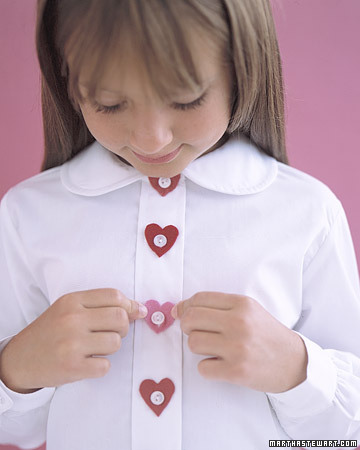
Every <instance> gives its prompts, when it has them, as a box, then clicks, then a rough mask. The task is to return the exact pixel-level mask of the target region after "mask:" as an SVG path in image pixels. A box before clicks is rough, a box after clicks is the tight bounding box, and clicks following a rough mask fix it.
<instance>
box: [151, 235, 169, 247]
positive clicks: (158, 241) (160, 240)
mask: <svg viewBox="0 0 360 450" xmlns="http://www.w3.org/2000/svg"><path fill="white" fill-rule="evenodd" d="M166 243H167V239H166V237H165V236H164V235H163V234H158V235H157V236H155V237H154V244H155V245H156V247H164V246H165V245H166Z"/></svg>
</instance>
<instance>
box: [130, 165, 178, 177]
mask: <svg viewBox="0 0 360 450" xmlns="http://www.w3.org/2000/svg"><path fill="white" fill-rule="evenodd" d="M135 168H136V169H137V170H138V171H139V172H141V173H142V174H144V175H146V176H147V177H155V178H160V177H166V178H172V177H175V176H176V175H179V173H181V172H182V171H183V170H184V168H183V167H179V166H176V167H175V166H171V164H170V165H169V167H166V164H159V165H155V164H154V165H151V164H148V165H146V164H144V165H141V167H139V166H138V167H135Z"/></svg>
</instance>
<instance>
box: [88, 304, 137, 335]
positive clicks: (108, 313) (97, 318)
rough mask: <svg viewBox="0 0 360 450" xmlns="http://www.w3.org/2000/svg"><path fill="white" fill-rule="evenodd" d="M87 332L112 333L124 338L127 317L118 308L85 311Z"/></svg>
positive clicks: (108, 307) (126, 330) (125, 313)
mask: <svg viewBox="0 0 360 450" xmlns="http://www.w3.org/2000/svg"><path fill="white" fill-rule="evenodd" d="M86 315H87V318H86V320H87V324H88V330H89V331H114V332H117V333H119V334H120V336H125V335H126V334H127V332H128V328H129V316H128V313H127V312H126V311H125V309H123V308H121V307H120V306H107V307H104V308H88V309H86Z"/></svg>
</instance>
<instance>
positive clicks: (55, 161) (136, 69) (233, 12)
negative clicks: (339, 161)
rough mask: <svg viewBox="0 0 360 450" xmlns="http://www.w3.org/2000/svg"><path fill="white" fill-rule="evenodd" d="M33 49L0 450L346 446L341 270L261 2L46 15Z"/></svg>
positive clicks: (66, 7) (4, 329)
mask: <svg viewBox="0 0 360 450" xmlns="http://www.w3.org/2000/svg"><path fill="white" fill-rule="evenodd" d="M37 49H38V56H39V61H40V66H41V71H42V101H43V113H44V114H43V115H44V130H45V147H46V151H45V158H44V162H43V167H42V169H43V171H42V173H41V174H39V175H36V176H34V177H31V178H29V179H28V180H25V181H23V182H22V183H19V184H18V185H17V186H15V187H13V188H12V189H10V190H9V191H8V192H7V194H6V195H5V196H4V198H3V199H2V202H1V216H0V220H1V222H0V223H1V252H0V258H1V259H0V289H1V295H0V299H1V300H0V301H1V311H2V314H1V318H0V325H1V327H0V330H1V338H2V341H1V350H2V351H1V356H0V378H1V386H0V388H1V390H0V396H1V401H0V411H1V416H0V417H1V422H0V423H1V430H0V433H1V434H0V436H1V439H0V442H3V443H12V444H15V445H18V446H20V447H22V448H32V447H36V446H38V445H40V444H42V443H43V442H44V441H45V439H46V440H47V449H48V450H65V449H66V450H69V449H75V450H85V449H86V450H90V449H93V450H120V449H124V450H129V449H132V450H153V449H154V450H155V449H156V450H160V449H161V450H163V449H164V450H180V449H186V450H195V449H196V450H199V449H207V450H215V449H220V448H224V449H227V450H232V449H240V448H241V449H246V450H249V449H250V450H263V449H267V448H269V446H270V445H273V444H272V443H270V440H277V439H292V440H293V441H292V443H289V445H291V446H310V444H311V443H307V442H306V441H305V443H304V440H313V439H332V440H335V439H339V440H340V439H348V440H350V439H352V440H356V439H357V438H359V433H360V350H359V342H360V327H359V323H360V288H359V277H358V271H357V265H356V259H355V254H354V248H353V244H352V240H351V235H350V231H349V227H348V223H347V219H346V216H345V213H344V210H343V207H342V205H341V203H340V201H339V200H338V199H337V197H336V196H335V195H334V194H333V193H332V191H331V190H330V189H329V188H328V187H327V186H325V185H324V184H323V183H321V182H320V181H318V180H316V179H314V178H313V177H311V176H309V175H307V174H305V173H303V172H301V171H299V170H297V169H295V168H292V167H290V166H289V165H288V160H287V156H286V151H285V144H284V111H283V109H284V107H283V88H282V73H281V63H280V56H279V51H278V45H277V40H276V36H275V31H274V24H273V20H272V15H271V9H270V5H269V3H268V1H267V0H242V1H239V0H222V1H220V0H186V1H185V0H184V1H177V0H176V1H175V0H161V1H160V0H102V1H94V0H93V1H91V0H76V1H74V0H61V1H56V0H38V22H37ZM352 445H353V446H356V443H352Z"/></svg>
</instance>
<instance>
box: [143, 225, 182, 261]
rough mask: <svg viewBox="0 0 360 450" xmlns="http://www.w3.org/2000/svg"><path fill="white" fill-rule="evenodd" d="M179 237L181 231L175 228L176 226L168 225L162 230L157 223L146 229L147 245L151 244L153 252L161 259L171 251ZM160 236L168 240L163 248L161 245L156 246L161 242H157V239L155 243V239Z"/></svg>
mask: <svg viewBox="0 0 360 450" xmlns="http://www.w3.org/2000/svg"><path fill="white" fill-rule="evenodd" d="M178 235H179V230H178V229H177V228H176V227H174V225H168V226H167V227H165V228H161V227H160V226H159V225H157V224H156V223H151V224H149V225H147V227H146V228H145V238H146V240H147V243H148V244H149V247H150V248H151V250H152V251H153V252H154V253H156V254H157V255H158V257H159V258H160V257H161V256H163V255H164V254H165V253H166V252H167V251H169V250H170V249H171V247H172V246H173V245H174V243H175V241H176V239H177V237H178ZM159 236H165V238H166V243H165V244H164V243H163V244H161V245H162V246H161V247H160V246H159V244H158V245H156V244H155V242H159V241H156V239H155V242H154V238H157V237H159ZM161 240H162V238H161Z"/></svg>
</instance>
